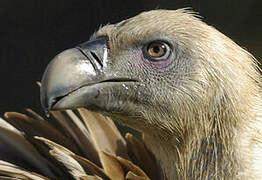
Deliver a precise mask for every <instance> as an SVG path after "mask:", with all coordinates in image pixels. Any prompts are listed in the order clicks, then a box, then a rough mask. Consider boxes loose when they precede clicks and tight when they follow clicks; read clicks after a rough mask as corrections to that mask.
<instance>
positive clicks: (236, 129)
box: [144, 106, 262, 180]
mask: <svg viewBox="0 0 262 180" xmlns="http://www.w3.org/2000/svg"><path fill="white" fill-rule="evenodd" d="M259 109H261V106H259V107H257V111H259ZM259 116H260V115H259V114H258V112H256V110H255V109H252V110H250V111H249V112H246V113H243V116H242V117H241V115H240V116H238V117H237V118H239V119H235V121H234V122H238V124H230V123H232V118H233V117H232V115H229V114H227V113H225V114H224V115H223V117H220V118H223V119H218V117H217V116H216V118H213V119H209V120H210V121H209V122H224V123H214V124H212V126H210V124H209V125H207V126H209V127H205V128H199V127H197V125H196V124H195V123H194V124H195V126H192V129H191V131H187V132H184V134H183V137H179V136H178V133H176V132H174V133H166V132H167V131H166V130H164V131H162V130H159V131H157V130H156V131H154V132H153V133H150V132H145V133H144V140H145V142H146V145H147V146H148V148H149V149H151V151H152V152H153V154H154V155H155V157H156V159H157V162H158V163H159V166H160V168H161V170H162V175H161V176H162V178H161V179H166V180H172V179H260V178H261V177H262V176H261V175H262V173H261V169H262V158H261V154H262V146H261V144H260V143H261V139H260V138H261V134H259V133H260V132H261V131H260V128H261V125H260V124H259V123H260V122H259V121H260V117H259ZM240 118H241V119H240ZM243 120H244V121H243ZM200 121H203V120H199V119H197V120H196V119H192V121H191V122H200ZM207 124H208V123H207ZM215 126H216V127H215ZM194 128H195V129H194ZM259 141H260V142H259ZM258 142H259V143H258Z"/></svg>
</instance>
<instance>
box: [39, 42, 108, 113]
mask: <svg viewBox="0 0 262 180" xmlns="http://www.w3.org/2000/svg"><path fill="white" fill-rule="evenodd" d="M106 63H107V38H106V37H101V38H98V39H96V40H93V41H88V42H86V43H83V44H81V45H79V46H77V47H76V48H72V49H69V50H65V51H63V52H62V53H60V54H58V55H57V56H56V57H55V58H54V59H53V60H52V61H51V62H50V63H49V65H48V67H47V68H46V70H45V73H44V75H43V78H42V81H41V89H40V93H41V104H42V106H43V108H44V109H45V110H46V111H49V110H55V109H63V108H74V101H78V106H81V104H84V103H85V102H84V101H83V100H82V99H83V97H82V94H84V92H83V91H88V93H89V94H91V95H92V93H93V94H94V93H97V91H95V89H93V90H92V88H85V87H88V85H91V84H95V83H96V82H98V81H99V77H101V74H102V70H103V68H104V67H105V66H106ZM71 96H72V98H70V97H71ZM94 96H95V94H94ZM64 97H67V98H64ZM63 99H65V100H64V101H63ZM85 101H86V100H85ZM65 102H66V103H65ZM65 104H66V105H65ZM70 104H72V107H70Z"/></svg>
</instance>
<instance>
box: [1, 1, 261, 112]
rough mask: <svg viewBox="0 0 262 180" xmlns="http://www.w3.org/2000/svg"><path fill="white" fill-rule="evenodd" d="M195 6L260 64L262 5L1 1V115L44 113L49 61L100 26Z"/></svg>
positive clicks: (227, 2)
mask: <svg viewBox="0 0 262 180" xmlns="http://www.w3.org/2000/svg"><path fill="white" fill-rule="evenodd" d="M182 7H192V9H193V10H195V11H197V12H199V13H200V15H201V16H202V17H203V20H204V21H205V22H207V23H208V24H210V25H213V26H215V27H216V28H217V29H219V30H220V31H222V32H223V33H224V34H226V35H227V36H229V37H231V38H232V39H233V40H234V41H236V42H237V43H238V44H240V45H241V46H242V47H244V48H246V49H247V50H248V51H250V52H251V53H252V54H253V55H254V56H255V57H256V58H257V59H262V36H261V33H262V1H261V0H250V1H248V0H217V1H211V0H162V1H157V0H144V1H142V0H136V1H135V0H129V1H124V0H116V1H110V0H104V1H102V0H91V1H90V0H81V1H80V0H64V1H60V0H1V1H0V82H1V84H0V85H1V86H0V113H1V114H2V113H3V112H4V111H22V110H23V109H24V108H28V107H30V108H33V109H34V110H37V111H40V102H39V88H38V87H37V85H36V83H35V82H36V81H39V80H41V76H42V73H43V71H44V69H45V67H46V65H47V64H48V62H49V61H50V60H51V59H52V58H53V57H54V56H55V55H56V54H57V53H59V52H60V51H62V50H64V49H67V48H70V47H73V46H75V45H77V44H79V43H81V42H84V41H86V40H88V39H89V36H90V35H91V34H92V33H93V32H94V31H95V30H96V29H97V28H98V27H99V25H100V24H103V25H105V24H107V23H108V22H111V23H116V22H118V21H120V20H122V19H126V18H128V17H132V16H134V15H136V14H138V13H139V12H141V11H144V10H150V9H156V8H165V9H177V8H182Z"/></svg>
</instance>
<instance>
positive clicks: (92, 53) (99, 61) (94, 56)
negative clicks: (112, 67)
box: [90, 51, 103, 68]
mask: <svg viewBox="0 0 262 180" xmlns="http://www.w3.org/2000/svg"><path fill="white" fill-rule="evenodd" d="M90 54H91V55H92V56H93V58H94V59H95V60H96V61H97V62H98V63H99V65H100V66H101V67H102V68H103V63H102V62H101V60H100V59H99V58H98V56H97V55H96V53H94V52H93V51H90Z"/></svg>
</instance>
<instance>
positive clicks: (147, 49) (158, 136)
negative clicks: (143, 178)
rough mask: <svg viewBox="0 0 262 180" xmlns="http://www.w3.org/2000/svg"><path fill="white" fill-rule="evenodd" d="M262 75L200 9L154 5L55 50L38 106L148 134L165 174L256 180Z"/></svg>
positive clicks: (260, 173) (261, 161)
mask: <svg viewBox="0 0 262 180" xmlns="http://www.w3.org/2000/svg"><path fill="white" fill-rule="evenodd" d="M260 78H261V77H260V73H259V68H258V66H257V64H256V60H255V58H254V57H253V56H252V55H251V54H249V53H248V52H247V51H245V50H244V49H242V48H241V47H240V46H238V45H237V44H236V43H235V42H233V41H232V40H231V39H229V38H228V37H226V36H225V35H223V34H222V33H220V32H219V31H217V30H216V29H215V28H213V27H211V26H209V25H207V24H205V23H204V22H202V21H201V20H200V19H199V18H198V17H196V16H195V15H194V13H192V12H190V11H187V10H184V9H179V10H153V11H148V12H143V13H141V14H139V15H137V16H135V17H133V18H130V19H127V20H124V21H121V22H120V23H117V24H113V25H106V26H104V27H102V28H100V29H99V30H98V31H97V32H96V33H94V34H93V36H92V37H91V38H90V40H89V41H87V42H85V43H83V44H80V45H79V46H76V47H75V48H72V49H69V50H66V51H64V52H62V53H60V54H58V55H57V56H56V57H55V58H54V59H53V60H52V61H51V62H50V64H49V65H48V67H47V69H46V71H45V73H44V76H43V79H42V82H41V83H42V86H41V103H42V106H43V107H44V109H45V110H46V111H50V110H64V109H75V108H80V107H84V108H87V109H89V110H91V111H94V112H98V113H101V114H103V115H104V116H107V117H110V118H111V119H113V120H115V121H117V122H120V123H121V124H124V125H126V126H129V127H131V128H133V129H136V130H138V131H140V132H142V133H143V138H144V142H145V144H146V147H147V149H149V150H150V151H152V153H153V155H154V157H155V158H156V162H157V166H159V167H157V168H159V169H160V170H161V175H160V177H159V179H160V178H161V179H168V180H173V179H260V178H261V177H262V149H261V148H262V147H261V128H262V126H261V111H262V110H261V102H262V101H261V94H260V91H261V80H260ZM96 131H99V129H96ZM117 148H121V143H120V144H119V147H117ZM113 179H114V178H113Z"/></svg>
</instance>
